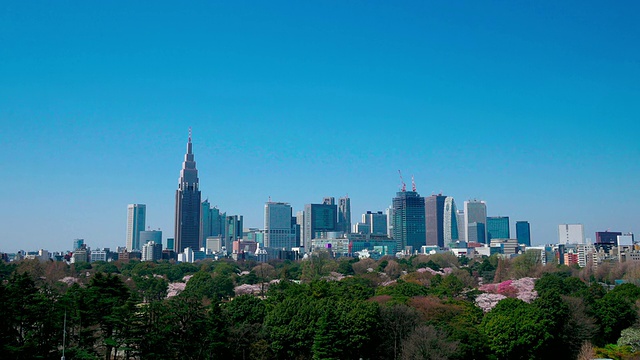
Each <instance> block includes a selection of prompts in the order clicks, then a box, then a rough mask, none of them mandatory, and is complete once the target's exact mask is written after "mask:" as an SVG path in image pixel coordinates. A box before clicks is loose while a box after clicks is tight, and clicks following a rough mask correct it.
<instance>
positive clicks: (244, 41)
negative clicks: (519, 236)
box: [0, 0, 640, 252]
mask: <svg viewBox="0 0 640 360" xmlns="http://www.w3.org/2000/svg"><path fill="white" fill-rule="evenodd" d="M639 13H640V3H638V2H636V1H616V2H601V1H562V2H550V1H547V2H534V1H531V2H524V1H487V2H475V1H446V2H444V1H443V2H430V1H402V2H391V1H356V0H354V1H304V2H300V1H226V2H218V1H193V2H189V3H188V4H179V3H176V2H169V1H155V2H153V3H149V2H86V1H56V2H50V1H28V2H24V1H3V2H1V3H0V199H1V200H0V251H1V252H15V251H18V250H20V249H23V250H27V251H29V250H37V249H40V248H44V249H48V250H49V251H63V250H69V249H70V248H71V247H72V241H73V239H75V238H84V239H85V243H87V244H88V245H89V246H90V247H92V248H98V247H100V248H102V247H110V248H112V249H115V247H116V246H124V245H125V233H126V217H127V204H130V203H143V204H146V205H147V225H148V226H150V227H151V228H153V229H158V228H159V229H161V230H162V231H163V235H164V238H167V237H173V226H174V224H173V221H174V220H173V217H174V206H175V191H176V189H177V185H178V177H179V171H180V167H181V163H182V161H183V157H184V153H185V150H186V142H187V136H188V129H189V127H191V128H192V131H193V149H194V153H195V160H196V162H197V167H198V170H199V177H200V189H201V190H202V198H203V200H204V199H205V198H208V199H209V201H210V202H211V203H212V204H213V205H217V206H218V207H219V208H220V209H221V210H222V211H226V212H227V214H229V215H231V214H240V215H243V216H244V225H245V227H257V228H262V227H263V226H264V215H263V213H264V203H265V202H266V201H268V200H269V199H270V198H271V199H272V200H273V201H282V202H289V203H291V205H292V207H293V210H294V213H295V211H298V210H302V209H303V207H304V204H307V203H319V202H321V201H322V198H323V197H325V196H334V197H336V198H338V197H341V196H345V195H348V196H349V197H350V198H351V211H352V217H353V218H352V222H353V223H355V222H356V221H358V219H359V217H360V214H362V213H363V212H366V211H367V210H371V211H379V210H384V209H385V208H387V207H388V206H389V205H390V204H391V199H392V198H393V197H394V196H395V192H396V191H398V190H399V188H400V178H399V176H398V170H401V171H402V173H403V176H404V180H405V182H406V183H408V184H409V187H410V183H411V176H414V178H415V183H416V186H417V190H418V192H419V193H420V194H421V195H423V196H429V195H432V194H438V193H442V194H444V195H449V196H453V197H454V198H455V200H456V203H457V205H458V207H459V208H462V207H463V202H464V200H468V199H481V200H485V201H486V202H487V210H488V215H489V216H509V217H510V218H511V222H512V224H511V225H512V233H513V234H512V236H515V234H514V232H515V229H514V226H513V225H514V223H515V221H516V220H527V221H529V222H530V223H531V233H532V234H531V236H532V242H533V243H534V244H544V243H551V242H556V241H557V227H558V224H563V223H582V224H584V226H585V232H586V236H587V237H589V238H594V236H595V235H594V233H595V232H596V231H605V230H607V229H609V230H612V231H622V232H629V231H635V232H639V231H640V226H639V225H640V205H639V204H638V200H639V199H640V186H638V183H639V181H638V179H639V178H640V161H638V160H639V159H640V142H639V139H640V125H639V124H638V122H639V121H640V47H639V46H638V44H640V26H638V21H639V19H638V14H639Z"/></svg>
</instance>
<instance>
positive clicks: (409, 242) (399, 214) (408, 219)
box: [392, 191, 427, 252]
mask: <svg viewBox="0 0 640 360" xmlns="http://www.w3.org/2000/svg"><path fill="white" fill-rule="evenodd" d="M392 206H393V222H392V226H393V230H392V232H393V239H394V240H395V241H396V251H400V250H405V249H406V247H407V246H411V250H412V251H413V252H416V251H418V252H419V251H420V250H421V248H422V246H425V245H427V240H426V239H427V238H426V234H425V230H426V228H425V208H424V206H425V205H424V198H423V197H422V196H420V195H419V194H418V193H417V192H415V191H399V192H397V193H396V197H394V198H393V204H392Z"/></svg>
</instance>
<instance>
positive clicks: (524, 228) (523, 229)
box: [516, 221, 531, 246]
mask: <svg viewBox="0 0 640 360" xmlns="http://www.w3.org/2000/svg"><path fill="white" fill-rule="evenodd" d="M516 239H518V244H521V245H525V246H531V227H530V225H529V222H528V221H516Z"/></svg>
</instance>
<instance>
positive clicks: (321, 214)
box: [303, 203, 338, 252]
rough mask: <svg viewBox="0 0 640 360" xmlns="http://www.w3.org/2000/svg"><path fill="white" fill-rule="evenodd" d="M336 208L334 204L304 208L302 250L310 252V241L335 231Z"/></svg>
mask: <svg viewBox="0 0 640 360" xmlns="http://www.w3.org/2000/svg"><path fill="white" fill-rule="evenodd" d="M337 212H338V208H337V206H336V205H335V204H329V203H325V204H307V205H305V206H304V230H303V234H304V248H305V251H307V252H309V251H311V240H313V239H319V238H322V237H324V236H325V235H326V233H327V232H330V231H336V225H337V221H336V220H337Z"/></svg>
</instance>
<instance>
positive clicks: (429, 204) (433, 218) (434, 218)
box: [424, 194, 447, 247]
mask: <svg viewBox="0 0 640 360" xmlns="http://www.w3.org/2000/svg"><path fill="white" fill-rule="evenodd" d="M446 198H447V197H446V196H443V195H442V194H440V195H431V196H429V197H427V198H425V199H424V208H425V223H426V237H427V246H438V247H444V203H445V200H446Z"/></svg>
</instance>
